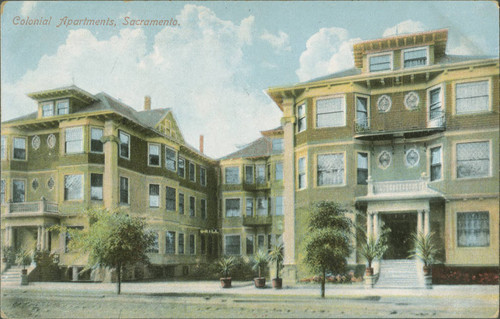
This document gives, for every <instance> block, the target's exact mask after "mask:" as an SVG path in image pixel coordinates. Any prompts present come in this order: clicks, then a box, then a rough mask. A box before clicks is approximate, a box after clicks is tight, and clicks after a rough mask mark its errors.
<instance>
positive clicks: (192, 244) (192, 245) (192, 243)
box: [189, 234, 196, 255]
mask: <svg viewBox="0 0 500 319" xmlns="http://www.w3.org/2000/svg"><path fill="white" fill-rule="evenodd" d="M195 248H196V247H195V237H194V234H189V253H190V254H191V255H194V254H195V252H196V249H195Z"/></svg>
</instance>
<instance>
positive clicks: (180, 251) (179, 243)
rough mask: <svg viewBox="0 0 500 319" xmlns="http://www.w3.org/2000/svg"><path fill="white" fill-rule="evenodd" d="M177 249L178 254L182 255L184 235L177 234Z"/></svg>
mask: <svg viewBox="0 0 500 319" xmlns="http://www.w3.org/2000/svg"><path fill="white" fill-rule="evenodd" d="M177 247H178V248H179V254H184V234H183V233H179V242H178V244H177Z"/></svg>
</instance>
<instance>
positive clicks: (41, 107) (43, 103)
mask: <svg viewBox="0 0 500 319" xmlns="http://www.w3.org/2000/svg"><path fill="white" fill-rule="evenodd" d="M45 105H51V106H52V115H50V116H55V115H56V112H55V109H54V105H55V103H54V101H50V102H42V103H40V113H41V117H42V118H44V117H50V116H43V107H44V106H45Z"/></svg>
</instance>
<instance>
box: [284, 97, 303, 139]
mask: <svg viewBox="0 0 500 319" xmlns="http://www.w3.org/2000/svg"><path fill="white" fill-rule="evenodd" d="M301 106H304V119H305V121H304V122H305V125H304V128H303V129H302V130H300V131H299V124H298V123H299V121H300V119H301V117H299V107H301ZM304 131H307V103H306V102H305V101H304V102H302V103H299V104H298V105H297V133H302V132H304ZM284 146H285V141H283V148H284Z"/></svg>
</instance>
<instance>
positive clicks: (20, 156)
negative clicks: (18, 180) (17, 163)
mask: <svg viewBox="0 0 500 319" xmlns="http://www.w3.org/2000/svg"><path fill="white" fill-rule="evenodd" d="M13 147H14V154H13V156H14V157H13V158H14V159H16V160H25V159H26V139H25V138H23V137H14V145H13Z"/></svg>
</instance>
